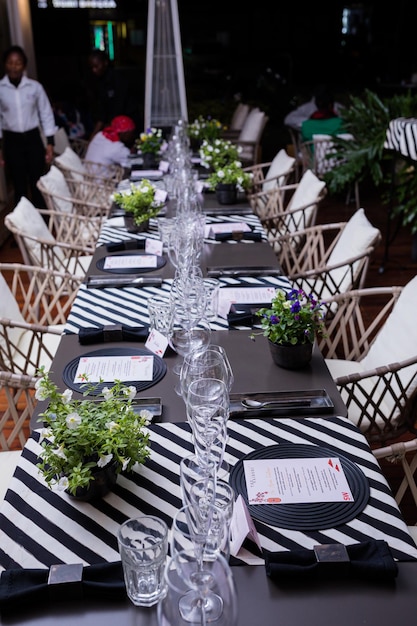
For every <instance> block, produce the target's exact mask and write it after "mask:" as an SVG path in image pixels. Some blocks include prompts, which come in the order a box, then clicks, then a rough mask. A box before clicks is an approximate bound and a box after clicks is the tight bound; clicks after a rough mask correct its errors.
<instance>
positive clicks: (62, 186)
mask: <svg viewBox="0 0 417 626" xmlns="http://www.w3.org/2000/svg"><path fill="white" fill-rule="evenodd" d="M40 180H41V182H42V184H43V185H44V187H45V188H46V190H47V191H49V193H50V194H52V195H54V196H63V197H62V198H58V197H55V198H54V203H55V207H56V208H55V210H56V211H61V212H62V213H70V212H71V210H72V203H71V201H70V200H65V198H71V192H70V189H69V187H68V185H67V181H66V180H65V176H64V174H63V173H62V172H61V170H60V169H58V168H57V167H56V166H55V165H51V168H50V170H49V172H48V173H47V174H44V176H41V178H40Z"/></svg>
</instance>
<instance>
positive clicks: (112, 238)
mask: <svg viewBox="0 0 417 626" xmlns="http://www.w3.org/2000/svg"><path fill="white" fill-rule="evenodd" d="M225 222H227V223H228V222H235V223H238V224H239V223H241V222H245V223H246V224H249V226H252V227H253V232H254V233H260V234H261V235H262V239H263V240H264V241H267V238H266V234H265V230H264V228H263V226H262V224H261V223H260V221H259V218H258V217H257V216H256V215H215V216H214V215H206V224H224V223H225ZM144 237H149V238H150V239H159V233H158V219H157V218H152V219H151V220H149V230H148V231H147V232H142V233H138V234H136V233H128V232H127V230H126V229H125V228H124V219H123V217H115V218H110V219H109V220H108V221H107V222H106V223H105V224H104V226H103V228H102V231H101V234H100V237H99V239H98V242H97V245H101V244H106V243H117V242H120V241H125V240H126V239H143V238H144ZM205 242H206V243H210V244H213V245H220V244H221V243H222V242H221V241H215V240H214V239H205ZM225 243H228V244H232V245H236V244H237V243H240V244H242V243H243V244H251V243H253V242H252V241H250V240H246V239H242V241H240V242H237V241H233V240H230V241H226V242H225Z"/></svg>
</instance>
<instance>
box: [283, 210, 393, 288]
mask: <svg viewBox="0 0 417 626" xmlns="http://www.w3.org/2000/svg"><path fill="white" fill-rule="evenodd" d="M380 241H381V233H380V231H379V230H378V229H377V228H375V227H374V226H372V224H370V222H369V221H368V219H367V218H366V215H365V212H364V210H363V209H358V211H356V212H355V213H354V214H353V216H352V217H351V218H350V220H349V221H348V222H338V223H334V224H320V225H316V226H310V227H308V228H305V229H304V230H299V231H296V232H293V233H289V234H285V235H282V236H280V237H278V238H277V242H278V243H279V251H278V252H277V257H278V262H279V265H280V267H281V268H282V270H283V272H284V274H286V275H287V276H288V278H290V280H291V281H292V282H293V283H294V284H295V285H296V286H297V287H298V288H300V289H304V291H306V292H308V293H312V294H314V295H315V296H316V297H317V298H319V299H321V300H328V299H329V298H332V297H333V296H335V295H337V294H339V293H344V292H346V291H350V290H352V289H359V288H361V287H363V286H364V283H365V279H366V274H367V271H368V267H369V261H370V258H371V256H372V254H373V252H374V250H375V248H376V247H377V246H378V244H379V243H380Z"/></svg>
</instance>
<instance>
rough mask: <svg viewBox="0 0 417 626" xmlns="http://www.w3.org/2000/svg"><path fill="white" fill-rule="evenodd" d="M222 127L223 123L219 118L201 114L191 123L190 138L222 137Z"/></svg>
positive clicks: (209, 139)
mask: <svg viewBox="0 0 417 626" xmlns="http://www.w3.org/2000/svg"><path fill="white" fill-rule="evenodd" d="M222 129H223V125H222V123H221V122H219V120H216V119H214V118H212V117H210V116H208V117H204V116H203V115H199V116H198V117H197V118H196V119H195V120H194V122H192V123H191V124H189V126H188V136H189V137H190V139H197V140H199V141H203V140H208V141H212V140H214V139H216V138H218V137H220V133H221V132H222Z"/></svg>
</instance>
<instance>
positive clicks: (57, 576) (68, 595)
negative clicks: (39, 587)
mask: <svg viewBox="0 0 417 626" xmlns="http://www.w3.org/2000/svg"><path fill="white" fill-rule="evenodd" d="M82 578H83V564H82V563H72V564H59V565H51V567H50V568H49V576H48V588H49V595H50V597H51V599H55V600H56V599H62V600H64V599H65V600H81V599H82V597H83V590H82Z"/></svg>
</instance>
